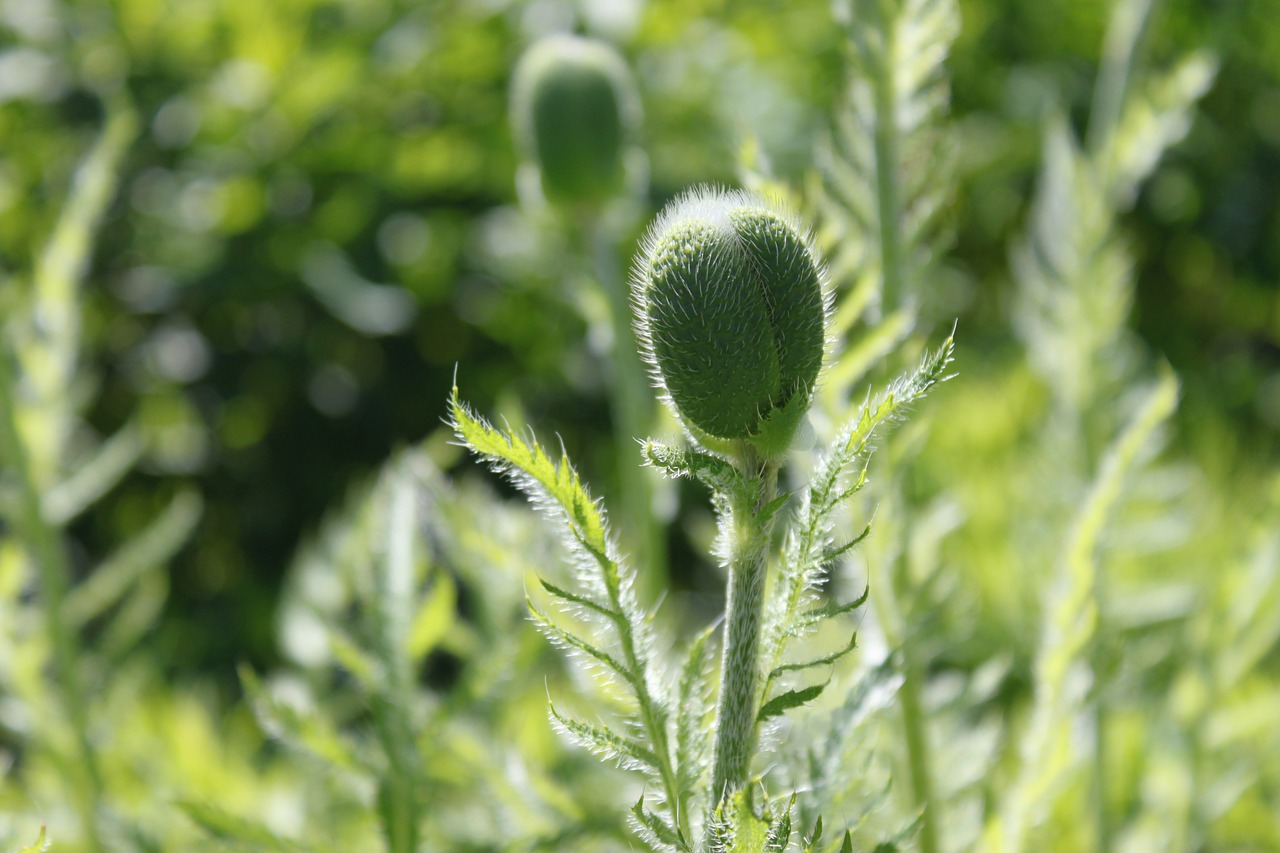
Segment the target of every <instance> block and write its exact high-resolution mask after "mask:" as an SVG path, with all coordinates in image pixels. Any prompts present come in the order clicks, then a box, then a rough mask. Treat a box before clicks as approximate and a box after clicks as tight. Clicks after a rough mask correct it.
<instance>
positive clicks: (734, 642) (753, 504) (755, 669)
mask: <svg viewBox="0 0 1280 853" xmlns="http://www.w3.org/2000/svg"><path fill="white" fill-rule="evenodd" d="M743 461H744V462H745V464H744V465H743V468H744V469H746V470H747V471H748V472H752V473H753V474H754V476H755V477H756V481H755V488H754V489H752V490H750V492H748V493H743V494H739V495H735V496H732V497H731V500H730V504H729V508H728V509H729V513H730V518H729V524H730V525H731V530H730V535H731V539H730V541H729V542H728V550H729V554H728V561H729V584H728V598H727V601H726V602H725V643H724V656H723V660H722V662H721V667H720V698H719V702H718V704H717V706H716V721H715V747H714V759H713V762H712V773H711V807H712V808H715V806H716V805H718V804H719V803H720V801H721V800H722V799H723V798H724V796H725V795H726V794H727V793H729V792H731V791H735V790H739V789H741V788H743V787H745V786H746V784H747V774H748V772H749V770H750V767H751V757H752V755H753V754H754V752H755V747H756V715H757V714H758V713H759V704H760V628H761V623H762V622H763V620H764V588H765V579H766V571H767V566H768V555H769V529H770V527H771V525H770V524H769V523H768V521H767V520H763V519H761V517H760V511H761V509H763V508H764V507H765V506H767V505H768V504H769V503H770V502H771V501H772V500H773V498H774V495H775V494H776V492H777V488H778V467H777V465H776V464H773V463H761V462H760V461H758V460H757V459H756V458H755V456H754V453H751V452H744V453H743Z"/></svg>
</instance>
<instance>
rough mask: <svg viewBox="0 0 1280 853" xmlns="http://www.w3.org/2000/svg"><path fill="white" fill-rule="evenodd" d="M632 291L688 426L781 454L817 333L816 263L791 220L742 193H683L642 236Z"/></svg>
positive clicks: (821, 321)
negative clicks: (642, 242) (640, 251)
mask: <svg viewBox="0 0 1280 853" xmlns="http://www.w3.org/2000/svg"><path fill="white" fill-rule="evenodd" d="M633 300H634V302H635V307H636V311H637V314H638V320H637V329H638V330H639V334H640V338H641V341H642V344H643V346H644V347H645V349H646V355H647V356H648V359H649V361H650V363H651V364H652V366H653V369H654V373H655V375H656V378H657V380H658V381H659V382H660V383H661V386H662V388H663V389H664V390H665V392H666V396H667V398H668V399H669V401H670V403H671V404H672V405H673V406H674V407H675V409H676V411H677V413H678V414H679V415H680V417H681V418H682V419H683V420H684V422H685V424H686V425H688V426H689V427H690V428H691V430H692V431H693V432H694V434H695V436H696V437H698V438H699V439H707V438H710V439H720V440H727V441H738V440H746V441H748V442H750V443H752V444H753V445H755V448H756V451H757V452H759V453H761V454H762V455H764V456H765V457H770V458H772V457H777V456H780V455H781V454H782V453H784V452H785V451H786V449H787V446H788V445H789V444H790V441H791V437H792V435H793V434H794V433H795V430H796V427H797V426H798V425H799V423H800V421H801V419H802V418H803V417H804V414H805V412H806V411H807V410H808V408H809V403H810V399H811V397H812V393H813V386H814V382H815V381H816V380H817V377H818V371H819V369H820V368H821V366H822V358H823V350H824V346H825V340H826V333H825V320H826V304H825V297H824V293H823V271H822V266H821V264H820V263H819V262H818V259H817V257H816V256H815V254H814V251H813V249H812V248H811V247H810V245H809V243H808V241H807V240H806V239H805V237H804V236H803V234H802V233H801V229H800V228H799V226H798V225H797V223H796V222H795V220H794V219H793V218H792V217H791V216H789V215H788V214H787V213H785V212H784V211H782V210H781V209H780V208H779V207H778V206H777V205H775V204H772V203H770V202H768V201H766V200H765V199H762V198H760V197H757V196H755V195H752V194H750V193H745V192H722V191H716V190H708V189H700V190H694V191H693V192H690V193H687V194H685V195H684V196H682V197H681V198H679V199H677V200H675V201H674V202H672V203H671V204H670V205H668V206H667V208H666V209H665V210H664V211H663V212H662V215H661V216H660V217H659V218H658V220H657V222H656V223H655V224H654V226H653V227H652V229H651V230H650V231H649V234H648V235H647V237H646V238H645V243H644V246H643V251H642V256H641V258H640V260H639V263H638V266H637V269H636V273H635V276H634V278H633Z"/></svg>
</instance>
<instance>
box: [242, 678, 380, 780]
mask: <svg viewBox="0 0 1280 853" xmlns="http://www.w3.org/2000/svg"><path fill="white" fill-rule="evenodd" d="M238 671H239V674H240V684H241V687H242V689H243V690H244V694H245V699H246V701H247V702H248V703H249V707H250V708H251V709H252V710H253V715H254V717H255V718H256V719H257V720H258V725H259V726H261V727H262V730H263V731H264V732H265V733H266V734H267V735H268V736H269V737H272V738H275V739H276V740H278V741H280V742H281V743H283V744H284V745H286V746H288V747H290V748H292V749H295V750H297V751H298V752H300V753H303V754H305V755H309V756H311V757H313V758H316V759H318V760H319V761H320V762H321V763H322V764H324V765H326V766H329V767H335V768H340V769H343V770H369V769H370V768H369V766H368V764H367V763H366V762H364V761H362V760H361V759H360V758H359V757H358V755H359V753H358V752H357V750H356V748H355V746H354V745H353V744H349V743H347V742H346V741H345V739H344V738H343V736H342V734H341V733H340V732H338V731H337V730H336V729H335V728H333V726H332V723H331V722H330V721H329V720H328V719H326V718H325V717H322V716H321V715H319V714H315V713H312V712H311V711H310V710H308V709H302V708H297V707H294V706H291V705H286V704H284V703H282V702H278V701H276V700H275V699H273V698H272V697H271V696H270V695H268V693H267V691H266V690H264V689H263V685H262V682H261V681H260V680H259V679H258V676H257V675H256V674H255V673H254V672H253V670H252V669H250V668H249V667H248V666H241V667H240V668H239V670H238Z"/></svg>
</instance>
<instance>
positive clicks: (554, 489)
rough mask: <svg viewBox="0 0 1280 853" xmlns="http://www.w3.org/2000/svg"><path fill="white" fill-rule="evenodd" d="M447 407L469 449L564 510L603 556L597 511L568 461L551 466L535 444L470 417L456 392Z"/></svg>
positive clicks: (603, 538)
mask: <svg viewBox="0 0 1280 853" xmlns="http://www.w3.org/2000/svg"><path fill="white" fill-rule="evenodd" d="M449 405H450V410H451V412H452V415H453V428H454V430H455V431H456V432H457V433H458V437H459V438H461V439H462V440H463V441H464V442H466V444H467V446H468V447H470V448H471V449H472V450H474V451H475V452H476V453H478V454H480V455H481V456H484V457H485V458H487V459H489V460H491V461H493V462H494V463H496V464H497V465H498V466H499V467H501V468H502V469H504V470H506V471H507V472H508V473H510V474H511V475H512V479H513V480H514V481H515V483H516V485H518V486H520V487H521V488H523V489H525V490H526V491H529V492H531V494H532V495H533V496H534V497H537V496H538V493H539V492H543V493H545V494H546V495H547V496H548V497H550V498H551V499H552V500H554V501H555V502H556V503H557V504H558V505H559V506H560V507H561V508H562V509H563V510H564V513H565V515H566V516H567V518H568V520H569V523H570V524H571V525H573V528H574V531H575V533H576V534H577V535H578V536H579V537H580V538H581V540H582V541H583V543H584V544H585V545H586V546H587V547H588V548H590V549H592V550H593V551H596V552H599V553H601V554H603V553H606V551H607V549H608V542H607V539H606V532H605V523H604V518H603V516H602V515H601V513H600V507H599V506H598V505H597V504H596V502H595V501H594V500H592V498H591V496H590V495H588V494H587V490H586V489H585V488H584V487H583V485H582V481H581V480H580V479H579V477H578V474H577V472H576V471H574V470H573V466H572V465H570V464H569V460H568V458H567V457H565V456H563V455H562V456H561V458H560V461H559V462H553V461H552V460H551V458H550V457H549V456H547V453H546V451H545V450H543V449H542V447H541V446H540V445H539V444H538V443H537V441H535V440H533V439H530V440H528V441H525V440H524V439H522V438H520V437H519V436H515V435H512V434H511V433H509V432H501V431H499V430H496V429H494V428H493V427H492V426H490V425H489V424H488V423H486V422H485V421H484V420H483V419H482V418H478V417H475V416H473V415H472V414H471V412H470V411H468V409H467V407H466V406H465V405H464V404H463V403H462V402H461V401H460V400H459V399H458V389H457V388H454V389H453V396H452V397H451V398H450V400H449Z"/></svg>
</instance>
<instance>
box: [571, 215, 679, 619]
mask: <svg viewBox="0 0 1280 853" xmlns="http://www.w3.org/2000/svg"><path fill="white" fill-rule="evenodd" d="M584 232H585V234H586V235H587V239H588V242H589V250H590V252H591V261H592V267H593V271H594V275H595V279H596V282H597V283H598V284H599V286H600V288H601V289H602V290H603V291H604V294H605V296H606V298H607V299H608V303H609V321H610V325H611V331H612V335H611V337H612V339H613V352H612V353H611V358H610V359H609V364H608V367H607V373H608V376H609V380H610V381H609V388H608V392H609V409H610V414H611V415H612V416H613V425H614V433H615V436H614V446H615V447H616V449H617V467H618V490H619V495H620V498H621V503H622V510H623V512H622V519H623V523H622V527H623V529H624V530H626V531H627V532H629V533H630V535H631V536H632V538H633V540H634V541H633V543H632V545H633V547H632V548H630V549H629V550H630V551H631V553H632V554H633V555H634V558H635V560H636V561H637V569H638V571H637V572H636V576H637V579H638V580H639V581H640V588H641V589H642V590H643V591H644V593H645V597H646V598H647V599H649V600H653V599H655V598H657V597H658V596H659V595H660V594H661V593H662V591H663V590H665V589H666V588H667V540H666V534H665V531H664V528H663V527H662V525H660V524H658V521H657V519H656V518H655V516H654V511H653V501H654V491H655V483H654V480H655V477H654V474H653V472H652V471H651V470H649V469H647V468H642V467H641V466H640V465H639V460H640V456H639V453H638V452H637V449H636V443H635V442H636V439H640V438H644V437H645V436H648V435H650V434H651V433H652V432H653V420H654V417H653V416H654V410H653V391H652V389H651V388H650V383H649V379H648V377H647V376H646V375H645V369H644V364H643V363H642V362H641V361H640V347H639V344H638V343H637V342H636V338H635V331H634V330H633V329H632V327H631V303H630V299H629V296H628V290H627V282H626V280H625V279H624V277H623V276H622V275H621V273H620V270H621V264H620V263H619V257H618V248H617V237H616V235H615V234H614V232H613V229H610V228H609V227H608V226H606V225H602V224H600V223H599V219H598V218H597V220H596V222H595V223H592V224H586V225H585V226H584Z"/></svg>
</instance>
